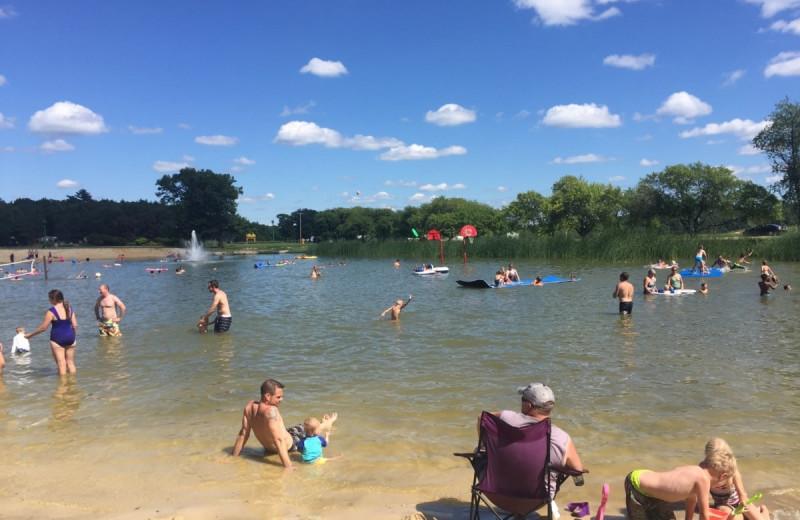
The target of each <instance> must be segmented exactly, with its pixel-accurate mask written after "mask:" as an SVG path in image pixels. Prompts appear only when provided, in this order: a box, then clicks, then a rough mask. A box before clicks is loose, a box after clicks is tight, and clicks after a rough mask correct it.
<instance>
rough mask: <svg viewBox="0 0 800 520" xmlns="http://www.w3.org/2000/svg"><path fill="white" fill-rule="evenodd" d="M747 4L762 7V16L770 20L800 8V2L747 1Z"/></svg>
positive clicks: (789, 0)
mask: <svg viewBox="0 0 800 520" xmlns="http://www.w3.org/2000/svg"><path fill="white" fill-rule="evenodd" d="M745 1H746V2H747V3H750V4H756V5H760V6H761V16H763V17H764V18H770V17H772V16H775V15H776V14H778V13H780V12H781V11H785V10H786V9H794V8H796V7H800V0H745Z"/></svg>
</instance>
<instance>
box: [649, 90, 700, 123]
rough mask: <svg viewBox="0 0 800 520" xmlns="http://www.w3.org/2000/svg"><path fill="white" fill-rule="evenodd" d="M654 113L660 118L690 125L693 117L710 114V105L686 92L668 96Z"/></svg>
mask: <svg viewBox="0 0 800 520" xmlns="http://www.w3.org/2000/svg"><path fill="white" fill-rule="evenodd" d="M656 113H657V114H658V115H660V116H671V117H672V118H673V119H672V120H673V121H674V122H675V123H678V124H682V125H683V124H690V123H692V122H694V118H695V117H699V116H706V115H708V114H710V113H711V105H709V104H708V103H706V102H704V101H701V100H700V98H697V97H695V96H693V95H691V94H689V93H688V92H686V91H682V92H675V93H674V94H670V96H669V97H668V98H667V100H666V101H664V103H663V104H662V105H661V108H659V109H658V111H657V112H656Z"/></svg>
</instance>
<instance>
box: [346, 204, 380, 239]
mask: <svg viewBox="0 0 800 520" xmlns="http://www.w3.org/2000/svg"><path fill="white" fill-rule="evenodd" d="M338 231H339V235H340V236H342V237H343V238H346V239H348V240H354V239H356V238H365V237H368V236H373V235H374V234H375V220H374V218H373V216H372V215H370V214H369V212H368V211H367V210H366V208H360V207H356V208H353V209H352V210H350V212H349V214H348V215H347V218H346V219H345V221H344V222H342V224H340V225H339V229H338Z"/></svg>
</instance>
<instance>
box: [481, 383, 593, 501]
mask: <svg viewBox="0 0 800 520" xmlns="http://www.w3.org/2000/svg"><path fill="white" fill-rule="evenodd" d="M517 393H518V394H521V395H522V402H521V403H520V411H519V412H514V411H511V410H503V411H500V412H491V413H492V415H494V416H496V417H499V418H500V419H501V420H502V421H504V422H506V423H508V424H510V425H511V426H515V427H517V428H519V427H522V426H526V425H529V424H536V423H538V422H539V421H541V420H543V419H547V418H548V417H550V413H551V412H552V411H553V407H554V406H555V401H556V398H555V396H554V395H553V390H551V389H550V387H549V386H546V385H543V384H541V383H531V384H529V385H528V386H520V387H519V388H517ZM479 428H480V420H479ZM550 462H551V463H552V464H553V465H554V466H566V467H568V468H572V469H575V470H578V471H583V464H582V463H581V458H580V457H579V456H578V451H577V450H576V449H575V444H574V443H573V442H572V438H571V437H570V436H569V434H568V433H567V432H565V431H564V430H562V429H561V428H559V427H558V426H555V425H551V433H550ZM553 478H555V477H553ZM553 491H555V489H553ZM552 498H555V497H552Z"/></svg>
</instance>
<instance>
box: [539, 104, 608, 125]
mask: <svg viewBox="0 0 800 520" xmlns="http://www.w3.org/2000/svg"><path fill="white" fill-rule="evenodd" d="M542 123H544V124H546V125H547V126H556V127H561V128H616V127H618V126H620V125H621V124H622V121H621V119H620V117H619V116H618V115H616V114H612V113H610V112H609V111H608V107H607V106H606V105H602V106H598V105H595V104H594V103H590V104H583V105H575V104H571V105H557V106H554V107H551V108H550V109H548V110H547V113H546V114H545V116H544V119H542Z"/></svg>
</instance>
